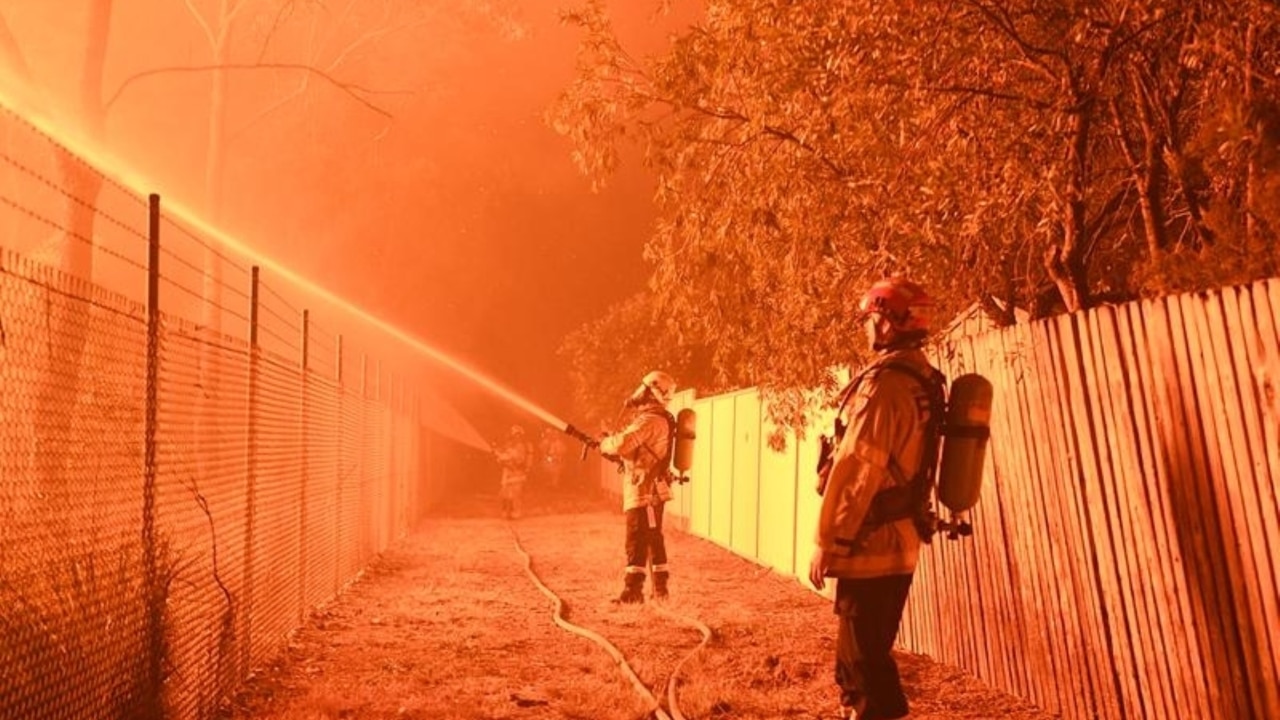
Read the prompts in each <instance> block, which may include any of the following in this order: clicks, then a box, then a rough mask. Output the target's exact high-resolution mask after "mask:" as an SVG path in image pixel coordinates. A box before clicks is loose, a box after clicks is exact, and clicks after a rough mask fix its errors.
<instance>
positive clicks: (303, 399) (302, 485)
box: [298, 310, 311, 625]
mask: <svg viewBox="0 0 1280 720" xmlns="http://www.w3.org/2000/svg"><path fill="white" fill-rule="evenodd" d="M301 322H302V329H301V338H299V340H300V342H301V345H302V350H301V357H300V358H298V385H299V387H298V394H299V396H300V397H299V402H298V443H299V446H300V449H301V457H300V458H299V461H300V463H301V472H300V473H299V475H300V477H299V479H298V485H299V486H298V624H299V625H301V624H302V621H303V620H304V619H306V608H307V502H308V501H309V500H310V498H308V497H307V483H308V481H309V479H310V478H309V477H308V473H309V472H310V468H309V467H308V460H309V453H308V447H307V443H308V442H309V441H310V427H308V420H309V418H308V416H307V414H308V412H309V411H310V409H309V408H308V406H307V400H308V398H307V385H308V375H310V364H309V360H310V358H309V357H308V350H309V349H310V342H309V341H310V339H311V338H310V331H311V311H310V310H303V311H302V320H301Z"/></svg>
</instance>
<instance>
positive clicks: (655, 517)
mask: <svg viewBox="0 0 1280 720" xmlns="http://www.w3.org/2000/svg"><path fill="white" fill-rule="evenodd" d="M675 389H676V382H675V380H674V379H672V377H671V376H670V375H668V374H667V373H665V372H662V371H661V370H655V371H653V372H651V373H649V374H648V375H645V376H644V380H643V381H642V382H641V383H640V387H638V388H636V391H635V392H634V393H632V394H631V397H630V398H628V399H627V402H626V405H627V407H628V408H630V409H632V410H633V411H634V414H633V416H632V418H631V421H630V423H629V424H628V425H627V427H626V428H625V429H623V430H622V431H621V432H618V433H615V434H611V435H605V436H604V437H602V438H600V441H599V451H600V454H601V455H603V456H604V457H606V458H610V459H614V460H617V461H618V462H619V463H621V475H622V509H623V513H624V514H625V515H626V523H627V540H626V551H627V569H626V575H625V577H624V584H623V589H622V594H621V595H619V596H618V599H617V601H618V602H621V603H640V602H644V581H645V572H646V569H645V568H646V565H652V571H653V597H654V598H655V599H663V598H666V597H667V580H668V578H669V577H670V574H669V571H668V569H667V548H666V543H665V541H664V539H663V535H662V510H663V507H664V506H665V505H666V503H667V501H669V500H670V499H671V479H672V478H671V471H670V468H671V453H672V450H673V437H674V434H675V424H676V421H675V418H673V417H672V416H671V414H670V413H669V412H668V411H667V403H669V402H671V397H672V395H673V394H674V393H675Z"/></svg>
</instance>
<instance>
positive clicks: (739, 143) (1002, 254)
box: [550, 0, 1280, 421]
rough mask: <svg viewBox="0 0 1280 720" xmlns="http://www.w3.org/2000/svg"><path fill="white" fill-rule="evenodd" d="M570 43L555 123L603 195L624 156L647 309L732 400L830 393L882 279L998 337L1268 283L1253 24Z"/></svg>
mask: <svg viewBox="0 0 1280 720" xmlns="http://www.w3.org/2000/svg"><path fill="white" fill-rule="evenodd" d="M566 19H567V20H568V21H570V22H572V23H575V24H576V25H578V26H579V27H580V28H582V30H583V32H584V35H583V40H582V44H581V54H580V57H579V66H578V73H577V76H576V77H575V79H574V81H573V83H572V84H571V85H570V87H568V88H567V89H566V91H565V92H564V94H563V95H562V97H561V98H560V100H559V102H558V103H557V105H556V106H555V107H554V108H553V110H552V112H551V116H550V117H551V122H552V124H553V126H554V127H555V128H556V129H557V130H559V131H560V132H562V133H563V134H565V135H566V136H568V137H569V138H570V139H571V140H572V141H573V142H574V151H575V159H576V160H577V161H578V163H579V165H580V166H581V168H582V169H583V170H584V171H585V172H587V173H589V174H590V175H591V176H592V177H594V178H595V179H596V181H597V182H603V181H604V180H605V179H607V175H608V173H609V172H610V171H611V170H612V169H613V168H614V167H615V166H616V164H617V162H618V157H619V152H620V148H621V147H622V145H624V144H625V143H628V142H634V143H637V144H638V145H639V146H640V147H641V148H642V150H643V151H644V157H645V158H646V160H647V162H648V163H649V165H650V166H651V167H652V168H653V170H654V171H656V173H657V175H658V191H657V195H656V202H657V204H658V206H659V208H660V212H661V217H662V220H661V222H660V224H659V226H658V228H657V230H656V232H655V233H654V235H653V237H652V238H651V240H650V242H649V243H648V246H647V250H646V256H647V259H648V260H649V261H650V262H651V263H652V264H653V275H652V283H651V288H652V293H653V294H652V302H653V304H654V308H655V310H656V311H657V312H659V313H660V314H662V315H663V316H665V317H669V318H670V322H671V325H672V332H673V337H674V340H675V342H676V343H677V346H679V347H705V348H710V349H711V350H710V357H709V360H710V362H711V367H712V368H713V369H714V376H715V377H716V378H717V379H718V380H720V381H721V382H722V383H724V384H727V385H731V386H748V385H758V386H761V387H763V388H764V389H765V391H766V393H772V394H775V395H776V394H777V393H780V392H785V391H792V392H794V389H795V388H810V387H822V386H823V385H824V383H827V384H829V381H830V378H829V372H830V370H829V369H830V368H833V367H838V366H841V365H843V364H845V363H849V362H851V361H854V360H856V359H857V346H856V345H855V344H854V343H853V342H852V341H850V340H849V339H850V338H854V337H857V335H858V333H857V331H856V328H854V327H853V326H852V317H851V316H852V313H851V309H852V307H853V306H854V304H855V303H856V301H857V297H858V293H859V292H860V290H861V289H862V288H863V287H865V286H866V285H867V284H869V282H870V281H871V280H873V279H874V278H876V277H880V276H883V275H885V274H888V273H891V272H905V273H908V274H909V275H911V276H913V277H914V278H915V279H917V280H918V281H921V282H923V283H924V284H925V285H926V286H927V287H929V288H930V289H931V290H932V291H933V292H934V293H935V294H936V295H937V297H938V299H939V302H940V305H941V308H940V309H941V311H942V313H941V314H942V317H947V316H948V315H949V314H951V313H954V312H956V311H959V310H961V309H963V308H967V307H971V306H972V305H973V304H975V303H977V304H979V305H980V306H981V307H983V308H984V309H987V310H988V311H989V312H990V313H991V314H992V317H993V318H994V319H995V320H996V321H997V322H1000V323H1009V322H1012V321H1013V309H1014V308H1024V309H1027V310H1029V311H1030V312H1031V314H1032V316H1034V317H1041V316H1044V315H1048V314H1052V313H1056V312H1062V311H1074V310H1079V309H1083V308H1087V307H1090V306H1092V305H1096V304H1098V303H1100V302H1107V301H1119V300H1125V299H1130V298H1134V297H1138V296H1139V295H1141V294H1144V293H1145V294H1152V293H1161V292H1167V291H1169V290H1172V289H1175V288H1178V289H1181V288H1183V287H1185V286H1187V285H1188V284H1191V285H1193V286H1200V287H1205V286H1211V285H1215V284H1219V283H1221V282H1223V281H1230V282H1239V281H1243V280H1247V279H1256V278H1257V277H1261V276H1265V275H1267V274H1272V273H1274V272H1275V271H1276V263H1275V260H1274V253H1267V252H1259V250H1260V249H1265V248H1271V247H1273V246H1274V245H1275V240H1276V238H1275V231H1274V227H1275V226H1274V225H1273V224H1271V223H1270V222H1268V221H1266V220H1265V218H1267V217H1269V216H1270V215H1274V214H1275V212H1276V210H1275V209H1274V208H1275V201H1276V197H1275V195H1274V190H1273V189H1271V187H1270V185H1269V183H1270V181H1269V180H1268V178H1269V175H1268V174H1267V170H1269V169H1270V167H1271V164H1272V162H1273V161H1272V159H1271V158H1270V157H1269V155H1270V154H1274V153H1272V152H1271V151H1270V150H1268V147H1269V146H1268V144H1267V143H1266V142H1264V141H1263V140H1264V138H1265V137H1266V135H1265V133H1266V132H1269V127H1270V126H1269V125H1268V122H1267V120H1266V118H1268V117H1270V110H1269V108H1272V107H1274V106H1275V105H1276V103H1277V99H1278V98H1280V92H1277V90H1278V87H1277V84H1276V77H1277V71H1278V70H1280V58H1277V56H1276V52H1275V47H1276V42H1275V37H1276V32H1277V30H1278V29H1280V14H1278V13H1277V11H1276V9H1275V8H1274V7H1273V6H1271V5H1270V4H1267V3H1263V2H1260V1H1259V2H1246V3H1243V4H1240V3H1232V4H1227V3H1223V2H1218V1H1217V0H1199V1H1197V2H1189V3H1186V2H1174V1H1173V0H1122V1H1118V2H1109V3H1102V2H1087V3H1075V2H1064V1H1061V0H956V1H955V2H951V3H944V4H939V3H927V2H919V0H839V1H837V2H830V3H801V4H798V3H790V2H784V1H783V0H711V1H710V2H708V3H707V7H706V13H705V16H704V17H703V19H702V21H701V22H700V23H699V24H697V25H695V26H693V27H690V28H689V29H688V30H687V31H686V32H685V33H683V34H682V35H680V36H678V37H675V38H673V41H672V44H671V46H670V48H669V50H668V51H667V52H666V53H665V54H663V55H661V56H659V57H654V58H648V59H644V60H640V59H637V58H635V57H633V56H631V55H629V54H628V53H627V51H626V50H625V48H623V47H622V46H621V44H620V43H619V41H618V40H617V36H616V34H615V33H614V30H613V28H612V26H611V24H610V21H609V18H608V15H607V12H606V9H605V5H604V3H602V2H600V1H599V0H591V1H590V2H588V3H587V4H586V5H585V6H584V7H583V8H581V9H579V10H577V11H575V12H572V13H569V14H567V15H566ZM1245 78H1248V81H1246V80H1245ZM1232 119H1234V125H1235V129H1234V130H1230V129H1227V130H1224V128H1229V127H1230V126H1231V125H1232V122H1228V121H1230V120H1232ZM1224 132H1225V133H1227V135H1228V137H1219V136H1221V135H1222V134H1223V133H1224ZM1246 226H1247V227H1246ZM1223 238H1233V239H1232V240H1230V241H1226V242H1223V243H1220V244H1219V243H1218V241H1219V240H1220V239H1223ZM1189 256H1195V257H1200V258H1201V259H1212V260H1213V261H1214V262H1220V264H1218V265H1215V266H1212V267H1209V268H1205V267H1204V266H1203V265H1201V266H1200V267H1201V268H1204V269H1205V270H1206V272H1204V273H1203V275H1202V276H1198V277H1195V278H1186V277H1182V276H1178V277H1174V276H1173V275H1171V273H1170V272H1169V270H1168V269H1169V268H1170V267H1171V266H1174V265H1179V264H1181V263H1182V261H1183V260H1185V258H1187V257H1189ZM1228 256H1229V257H1231V258H1232V261H1231V262H1222V261H1223V259H1224V258H1226V257H1228ZM1268 258H1270V259H1268ZM776 419H779V420H783V421H786V420H787V419H786V418H776Z"/></svg>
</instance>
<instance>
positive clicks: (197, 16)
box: [108, 0, 218, 104]
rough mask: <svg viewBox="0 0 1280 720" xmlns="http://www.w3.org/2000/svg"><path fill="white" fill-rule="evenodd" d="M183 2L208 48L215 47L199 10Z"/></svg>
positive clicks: (215, 40) (212, 35)
mask: <svg viewBox="0 0 1280 720" xmlns="http://www.w3.org/2000/svg"><path fill="white" fill-rule="evenodd" d="M183 2H185V3H186V4H187V10H188V11H189V12H190V13H191V17H192V18H194V19H195V21H196V24H197V25H199V26H200V30H201V32H203V33H204V37H205V39H206V40H208V41H209V47H213V46H215V45H217V44H218V39H217V37H215V36H214V34H213V28H211V27H209V22H208V21H207V20H205V19H204V15H201V14H200V9H199V8H197V7H196V6H195V3H193V2H192V1H191V0H183ZM108 104H110V103H108Z"/></svg>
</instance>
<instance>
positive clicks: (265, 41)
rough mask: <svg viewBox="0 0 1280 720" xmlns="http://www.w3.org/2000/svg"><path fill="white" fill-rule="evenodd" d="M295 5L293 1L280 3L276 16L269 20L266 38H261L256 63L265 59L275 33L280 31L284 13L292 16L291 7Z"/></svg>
mask: <svg viewBox="0 0 1280 720" xmlns="http://www.w3.org/2000/svg"><path fill="white" fill-rule="evenodd" d="M296 4H297V3H296V2H295V0H288V1H287V2H282V3H280V9H279V10H277V11H276V16H275V17H274V18H272V19H271V27H269V28H267V35H266V37H264V38H262V49H261V50H259V51H258V62H263V61H264V60H266V59H267V48H269V47H271V40H272V39H273V38H274V37H275V35H276V31H277V30H279V29H280V22H281V20H282V19H283V18H284V16H285V14H286V13H287V14H289V15H292V14H293V7H294V5H296Z"/></svg>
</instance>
